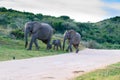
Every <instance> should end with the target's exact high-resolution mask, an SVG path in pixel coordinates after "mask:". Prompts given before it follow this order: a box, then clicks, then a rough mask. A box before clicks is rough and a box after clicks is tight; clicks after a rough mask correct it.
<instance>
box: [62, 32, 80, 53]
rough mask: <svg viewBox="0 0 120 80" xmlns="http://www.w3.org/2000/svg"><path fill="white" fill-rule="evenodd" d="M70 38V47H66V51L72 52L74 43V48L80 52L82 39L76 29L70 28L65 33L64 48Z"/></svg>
mask: <svg viewBox="0 0 120 80" xmlns="http://www.w3.org/2000/svg"><path fill="white" fill-rule="evenodd" d="M66 40H68V42H69V44H68V47H67V49H66V51H69V50H70V52H72V45H73V46H74V48H75V49H76V53H78V51H79V48H78V47H79V43H80V40H81V35H80V34H79V33H78V32H76V31H74V30H68V31H66V32H65V33H64V41H63V50H64V47H65V41H66Z"/></svg>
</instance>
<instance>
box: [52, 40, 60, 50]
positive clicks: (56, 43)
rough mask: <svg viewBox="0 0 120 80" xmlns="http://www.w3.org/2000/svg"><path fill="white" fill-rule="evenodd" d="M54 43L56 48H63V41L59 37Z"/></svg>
mask: <svg viewBox="0 0 120 80" xmlns="http://www.w3.org/2000/svg"><path fill="white" fill-rule="evenodd" d="M52 45H54V47H53V49H54V50H55V49H56V50H58V47H59V48H60V49H61V41H60V40H59V39H56V40H53V42H52Z"/></svg>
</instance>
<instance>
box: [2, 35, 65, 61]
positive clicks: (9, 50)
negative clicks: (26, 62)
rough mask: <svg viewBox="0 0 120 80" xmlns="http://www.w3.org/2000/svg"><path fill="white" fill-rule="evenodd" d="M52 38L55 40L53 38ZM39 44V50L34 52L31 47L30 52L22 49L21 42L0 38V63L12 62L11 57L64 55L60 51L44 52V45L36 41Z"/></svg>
mask: <svg viewBox="0 0 120 80" xmlns="http://www.w3.org/2000/svg"><path fill="white" fill-rule="evenodd" d="M54 38H57V37H55V36H54ZM38 42H39V44H40V50H39V51H37V50H35V46H34V45H33V49H32V51H28V50H26V49H25V48H24V41H23V40H16V39H10V38H8V37H6V36H0V61H4V60H12V59H13V57H15V58H16V59H25V58H31V57H40V56H48V55H55V54H61V53H65V52H64V51H62V50H58V51H56V50H53V49H51V50H46V45H45V44H44V43H42V42H41V41H38Z"/></svg>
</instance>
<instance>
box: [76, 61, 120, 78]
mask: <svg viewBox="0 0 120 80" xmlns="http://www.w3.org/2000/svg"><path fill="white" fill-rule="evenodd" d="M74 80H120V62H119V63H117V64H113V65H110V66H108V67H107V68H105V69H98V70H96V71H93V72H90V73H86V74H84V75H82V76H79V77H77V78H76V79H74Z"/></svg>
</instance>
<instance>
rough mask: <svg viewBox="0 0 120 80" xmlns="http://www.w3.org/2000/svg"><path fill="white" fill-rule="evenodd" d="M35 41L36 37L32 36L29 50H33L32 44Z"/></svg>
mask: <svg viewBox="0 0 120 80" xmlns="http://www.w3.org/2000/svg"><path fill="white" fill-rule="evenodd" d="M34 41H35V38H34V37H32V38H31V41H30V45H29V48H28V49H27V50H31V49H32V44H33V42H34Z"/></svg>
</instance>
